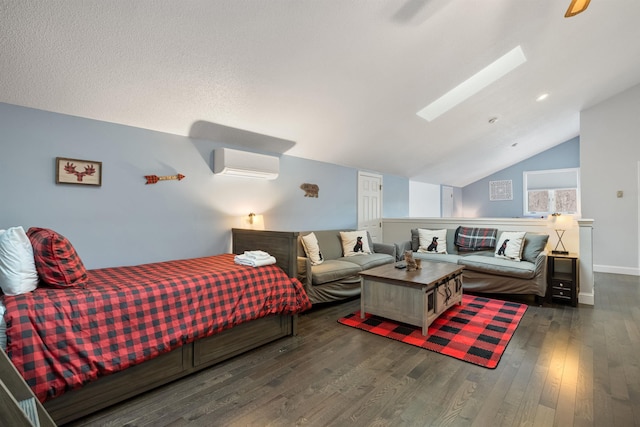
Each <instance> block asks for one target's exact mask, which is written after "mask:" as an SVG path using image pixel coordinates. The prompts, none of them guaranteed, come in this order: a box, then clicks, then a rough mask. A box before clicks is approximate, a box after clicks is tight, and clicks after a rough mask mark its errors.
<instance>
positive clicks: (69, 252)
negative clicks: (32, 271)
mask: <svg viewBox="0 0 640 427" xmlns="http://www.w3.org/2000/svg"><path fill="white" fill-rule="evenodd" d="M27 236H29V240H31V245H32V246H33V258H34V260H35V264H36V270H37V271H38V276H39V277H40V280H41V281H42V282H44V283H45V284H47V285H49V286H52V287H54V288H67V287H71V286H84V285H86V284H87V281H88V277H87V270H86V269H85V268H84V264H83V263H82V260H81V259H80V257H79V256H78V253H77V252H76V250H75V249H74V248H73V246H72V245H71V242H69V240H68V239H67V238H66V237H64V236H62V235H61V234H58V233H56V232H55V231H53V230H49V229H46V228H37V227H31V228H30V229H29V230H28V231H27Z"/></svg>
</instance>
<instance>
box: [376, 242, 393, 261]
mask: <svg viewBox="0 0 640 427" xmlns="http://www.w3.org/2000/svg"><path fill="white" fill-rule="evenodd" d="M373 252H374V253H376V254H387V255H391V256H392V257H393V259H395V258H396V246H395V245H393V244H391V243H375V242H374V243H373Z"/></svg>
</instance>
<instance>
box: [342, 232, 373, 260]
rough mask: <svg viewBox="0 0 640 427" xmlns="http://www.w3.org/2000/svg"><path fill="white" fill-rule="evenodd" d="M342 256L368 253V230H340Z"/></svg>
mask: <svg viewBox="0 0 640 427" xmlns="http://www.w3.org/2000/svg"><path fill="white" fill-rule="evenodd" d="M340 240H341V241H342V254H343V256H354V255H358V254H370V253H371V247H370V246H369V232H367V231H366V230H357V231H341V232H340Z"/></svg>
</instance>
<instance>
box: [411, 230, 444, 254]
mask: <svg viewBox="0 0 640 427" xmlns="http://www.w3.org/2000/svg"><path fill="white" fill-rule="evenodd" d="M418 239H419V242H420V246H419V247H418V252H434V253H439V254H446V253H447V229H446V228H443V229H442V230H428V229H426V228H418Z"/></svg>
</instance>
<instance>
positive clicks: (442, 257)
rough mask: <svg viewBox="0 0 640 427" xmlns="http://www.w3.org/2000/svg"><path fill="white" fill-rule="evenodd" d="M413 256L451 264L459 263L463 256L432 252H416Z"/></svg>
mask: <svg viewBox="0 0 640 427" xmlns="http://www.w3.org/2000/svg"><path fill="white" fill-rule="evenodd" d="M492 255H493V253H492ZM413 257H414V258H415V259H422V260H425V261H436V262H449V263H451V264H457V263H458V260H459V259H460V258H461V256H460V255H454V254H434V253H432V252H414V253H413Z"/></svg>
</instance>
